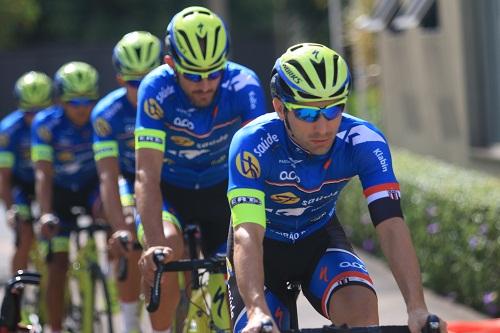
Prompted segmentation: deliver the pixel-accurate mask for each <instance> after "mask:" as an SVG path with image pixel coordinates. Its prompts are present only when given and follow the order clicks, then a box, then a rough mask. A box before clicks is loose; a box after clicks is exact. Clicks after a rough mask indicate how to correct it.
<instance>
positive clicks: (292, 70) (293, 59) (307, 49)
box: [271, 43, 351, 103]
mask: <svg viewBox="0 0 500 333" xmlns="http://www.w3.org/2000/svg"><path fill="white" fill-rule="evenodd" d="M350 86H351V75H350V74H349V68H348V66H347V63H346V62H345V60H344V59H343V58H342V57H341V56H340V55H339V54H338V53H337V52H335V51H333V50H332V49H330V48H328V47H326V46H324V45H321V44H313V43H303V44H297V45H294V46H292V47H290V48H289V49H288V50H287V51H286V52H285V53H284V54H283V55H282V56H281V57H279V58H278V60H276V63H275V64H274V68H273V70H272V72H271V95H272V96H273V97H277V98H279V99H281V100H283V101H285V102H291V103H293V102H299V103H300V102H317V101H326V100H331V99H336V100H341V99H345V98H347V95H349V90H350Z"/></svg>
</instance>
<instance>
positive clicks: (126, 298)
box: [91, 31, 162, 332]
mask: <svg viewBox="0 0 500 333" xmlns="http://www.w3.org/2000/svg"><path fill="white" fill-rule="evenodd" d="M161 60H162V59H161V42H160V40H159V39H158V38H157V37H156V36H153V35H152V34H150V33H149V32H145V31H134V32H130V33H128V34H126V35H125V36H123V38H122V39H120V41H119V42H118V43H117V44H116V46H115V48H114V50H113V64H114V67H115V69H116V71H117V76H116V77H117V80H118V82H119V83H120V85H122V86H123V87H122V88H119V89H117V90H114V91H112V92H111V93H109V94H108V95H107V96H105V97H104V98H103V99H101V100H100V101H99V103H97V105H96V106H95V108H94V110H93V111H92V116H91V120H92V125H93V127H94V156H95V160H96V164H97V171H98V174H99V178H100V189H101V198H102V201H103V204H104V209H105V212H106V217H107V221H109V223H110V224H111V226H112V228H113V231H114V233H113V235H112V237H111V239H110V245H111V248H112V250H113V249H114V252H115V254H119V255H126V256H127V257H128V267H129V269H128V274H127V279H126V280H125V281H123V282H118V289H119V296H120V305H121V314H122V318H123V326H124V332H133V331H139V320H138V314H139V308H138V299H139V294H140V273H139V267H138V266H137V262H138V260H139V258H140V255H141V251H140V249H141V248H140V246H139V247H137V246H133V244H136V242H135V240H136V236H135V223H134V217H133V216H134V206H135V202H134V197H133V193H134V191H133V186H134V178H135V150H134V127H135V118H136V107H137V88H138V86H139V83H140V82H141V80H142V78H143V77H144V76H145V75H146V74H147V73H148V72H149V71H151V70H152V69H154V68H155V67H158V66H159V65H160V62H161ZM120 175H121V176H122V177H121V178H120V187H118V182H119V176H120ZM123 235H126V236H127V237H128V239H129V240H130V242H129V245H130V246H129V250H130V251H125V249H123V246H122V245H121V244H120V241H119V237H120V236H123Z"/></svg>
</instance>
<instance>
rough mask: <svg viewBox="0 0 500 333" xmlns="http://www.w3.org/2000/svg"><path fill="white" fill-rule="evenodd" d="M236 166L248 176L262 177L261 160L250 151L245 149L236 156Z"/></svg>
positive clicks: (242, 173)
mask: <svg viewBox="0 0 500 333" xmlns="http://www.w3.org/2000/svg"><path fill="white" fill-rule="evenodd" d="M236 168H237V169H238V171H239V172H240V173H241V175H243V176H245V177H247V178H253V179H256V178H259V177H260V163H259V160H258V159H257V158H256V157H255V156H254V155H253V154H252V153H249V152H248V151H243V152H241V153H239V154H238V156H236Z"/></svg>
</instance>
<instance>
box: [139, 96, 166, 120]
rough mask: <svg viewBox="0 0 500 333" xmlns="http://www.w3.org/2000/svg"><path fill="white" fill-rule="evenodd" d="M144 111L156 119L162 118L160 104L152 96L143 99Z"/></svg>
mask: <svg viewBox="0 0 500 333" xmlns="http://www.w3.org/2000/svg"><path fill="white" fill-rule="evenodd" d="M144 112H146V114H147V115H148V116H150V117H151V118H153V119H156V120H158V119H161V118H163V113H164V112H163V109H162V108H161V106H160V104H158V102H157V101H156V99H154V98H148V99H147V100H146V101H144Z"/></svg>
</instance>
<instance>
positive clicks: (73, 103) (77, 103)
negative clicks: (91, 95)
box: [66, 98, 95, 107]
mask: <svg viewBox="0 0 500 333" xmlns="http://www.w3.org/2000/svg"><path fill="white" fill-rule="evenodd" d="M66 103H68V104H69V105H70V106H74V107H78V106H90V105H93V104H95V100H93V99H86V98H85V99H71V100H69V101H66Z"/></svg>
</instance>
